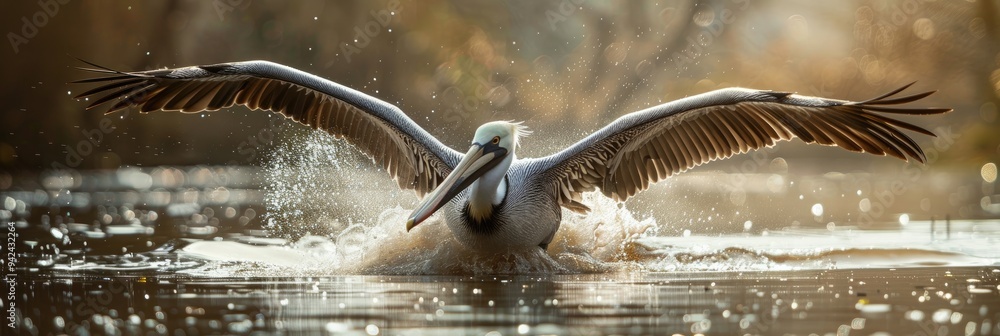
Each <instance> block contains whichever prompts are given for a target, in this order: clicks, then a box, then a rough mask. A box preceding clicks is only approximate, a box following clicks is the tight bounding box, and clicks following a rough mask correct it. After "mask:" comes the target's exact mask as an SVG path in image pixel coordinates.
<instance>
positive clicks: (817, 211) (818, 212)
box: [810, 203, 823, 217]
mask: <svg viewBox="0 0 1000 336" xmlns="http://www.w3.org/2000/svg"><path fill="white" fill-rule="evenodd" d="M810 211H811V212H812V214H813V216H816V217H819V216H822V215H823V205H822V204H819V203H816V204H813V206H812V209H811V210H810Z"/></svg>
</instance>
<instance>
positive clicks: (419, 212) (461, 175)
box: [406, 143, 507, 231]
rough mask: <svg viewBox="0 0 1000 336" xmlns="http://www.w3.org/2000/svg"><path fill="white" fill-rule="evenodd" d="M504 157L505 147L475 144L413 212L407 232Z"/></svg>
mask: <svg viewBox="0 0 1000 336" xmlns="http://www.w3.org/2000/svg"><path fill="white" fill-rule="evenodd" d="M504 156H507V149H505V148H503V147H500V146H498V145H495V144H492V143H487V144H486V145H480V144H479V143H473V144H472V148H470V149H469V152H468V153H466V154H465V158H463V159H462V162H459V163H458V166H456V167H455V170H452V171H451V174H449V175H448V177H447V178H445V179H444V182H441V184H440V185H438V187H437V189H434V191H433V192H431V193H430V195H427V197H425V198H424V200H423V201H422V202H420V204H419V205H417V208H416V209H415V210H413V214H411V215H410V219H409V220H407V221H406V231H410V229H412V228H413V227H414V226H417V224H420V223H421V222H423V221H424V220H426V219H427V218H428V217H430V216H431V215H433V214H434V212H435V211H437V210H438V209H440V208H441V207H442V206H444V205H445V204H447V203H448V201H451V199H452V198H455V196H457V195H458V194H459V193H461V192H462V190H465V188H468V187H469V186H470V185H472V182H475V181H476V179H478V178H479V177H480V176H483V174H485V173H486V172H487V171H489V170H490V169H492V168H493V167H496V165H497V164H499V163H500V161H502V160H503V158H504Z"/></svg>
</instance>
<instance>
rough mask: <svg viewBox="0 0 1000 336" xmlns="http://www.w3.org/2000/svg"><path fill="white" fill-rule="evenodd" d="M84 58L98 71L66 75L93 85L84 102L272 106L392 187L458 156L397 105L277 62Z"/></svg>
mask: <svg viewBox="0 0 1000 336" xmlns="http://www.w3.org/2000/svg"><path fill="white" fill-rule="evenodd" d="M88 64H90V63H89V62H88ZM90 65H92V66H94V67H95V68H93V69H84V68H81V69H82V70H85V71H90V72H96V73H101V74H105V75H104V76H103V77H96V78H88V79H82V80H78V81H75V82H74V83H98V84H100V85H99V86H97V87H95V88H93V89H89V90H87V91H84V92H83V93H81V94H79V95H78V96H77V98H92V99H94V101H93V102H92V103H91V104H90V105H89V106H88V107H87V108H88V109H91V108H94V107H96V106H98V105H102V104H104V103H108V102H111V101H115V100H117V102H116V103H115V104H113V105H112V106H111V108H110V109H109V110H108V113H112V112H115V111H118V110H121V109H124V108H128V107H130V106H138V107H139V110H140V111H142V112H149V111H156V110H165V111H182V112H185V113H198V112H203V111H214V110H218V109H221V108H226V107H230V106H233V105H244V106H246V107H248V108H250V109H252V110H258V109H260V110H269V111H272V112H277V113H280V114H282V115H284V116H285V117H287V118H291V119H293V120H295V121H297V122H299V123H302V124H304V125H307V126H310V127H313V128H322V129H324V130H325V131H327V132H329V133H330V134H332V135H334V136H335V137H337V138H340V139H346V140H347V141H348V142H349V143H351V144H353V145H354V146H356V147H358V148H359V149H360V150H362V151H363V152H365V153H366V154H367V155H368V156H369V157H370V158H371V159H372V161H373V162H375V163H376V164H378V165H380V166H381V167H382V168H383V169H385V170H386V172H388V173H389V174H390V175H391V177H393V178H394V179H396V182H397V183H398V184H399V186H400V187H403V188H410V189H414V190H415V191H416V192H417V194H419V195H424V194H426V193H428V192H430V191H432V190H433V189H434V188H435V187H437V184H438V183H439V182H440V181H443V180H444V177H445V176H447V175H448V173H450V172H451V170H452V169H453V167H454V166H455V165H456V164H457V163H458V161H459V160H460V159H461V153H459V152H457V151H455V150H452V149H451V148H448V147H447V146H445V145H444V144H442V143H441V142H440V141H438V140H437V139H436V138H434V137H433V136H431V135H430V134H429V133H427V131H425V130H424V129H423V128H421V127H420V126H419V125H417V124H416V123H415V122H414V121H413V120H411V119H410V118H409V117H407V116H406V115H405V114H404V113H403V112H402V111H401V110H399V108H397V107H395V106H392V105H390V104H388V103H385V102H383V101H381V100H378V99H376V98H373V97H371V96H368V95H365V94H363V93H360V92H358V91H355V90H352V89H350V88H347V87H344V86H342V85H339V84H337V83H334V82H331V81H329V80H326V79H322V78H320V77H317V76H314V75H311V74H308V73H305V72H302V71H299V70H296V69H293V68H290V67H286V66H283V65H280V64H275V63H271V62H264V61H250V62H236V63H224V64H215V65H204V66H193V67H185V68H176V69H160V70H152V71H140V72H120V71H115V70H111V69H108V68H104V67H101V66H97V65H94V64H90ZM109 92H110V93H109Z"/></svg>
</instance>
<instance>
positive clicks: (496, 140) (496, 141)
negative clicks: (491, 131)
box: [490, 136, 500, 145]
mask: <svg viewBox="0 0 1000 336" xmlns="http://www.w3.org/2000/svg"><path fill="white" fill-rule="evenodd" d="M490 142H492V143H493V144H494V145H496V144H499V143H500V137H498V136H495V137H493V141H490Z"/></svg>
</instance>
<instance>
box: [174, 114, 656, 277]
mask: <svg viewBox="0 0 1000 336" xmlns="http://www.w3.org/2000/svg"><path fill="white" fill-rule="evenodd" d="M283 146H284V148H282V149H280V150H277V151H275V153H276V154H275V155H274V156H273V157H272V158H271V160H270V162H269V163H268V164H267V168H266V169H265V170H264V172H263V174H265V181H266V186H265V190H266V193H265V203H266V204H267V207H268V218H267V223H268V229H269V230H270V231H271V234H272V235H273V236H277V237H282V238H285V239H287V240H289V241H293V242H294V243H292V244H288V245H287V246H284V247H275V246H267V247H257V246H243V247H237V246H233V245H229V246H215V243H214V242H203V243H196V244H192V246H188V247H186V248H185V251H186V253H188V254H189V255H192V256H200V257H207V258H214V259H215V260H236V259H241V260H243V261H247V262H267V263H270V264H273V265H276V266H277V267H278V268H282V269H281V270H280V271H281V272H286V271H290V270H294V271H295V272H296V273H299V274H331V273H332V274H487V273H488V274H510V273H518V274H523V273H579V272H607V271H613V270H621V269H628V268H639V267H640V266H639V265H638V264H635V263H634V262H635V255H636V254H635V253H634V251H632V249H633V248H634V247H635V245H634V244H633V241H634V240H635V239H636V238H638V237H642V236H646V235H655V234H656V232H657V225H656V223H655V221H653V220H652V219H643V220H638V219H636V218H635V217H634V216H633V214H632V213H631V212H630V211H629V210H628V209H626V208H624V207H622V206H620V204H618V203H616V202H614V201H612V200H610V199H608V198H606V197H603V196H600V195H596V194H591V195H586V196H585V201H586V202H587V203H588V204H591V205H592V208H593V209H594V210H593V211H592V212H591V213H590V214H588V215H579V214H575V213H572V212H569V211H565V210H564V213H563V223H562V225H561V227H560V230H559V232H558V233H557V234H556V237H555V238H554V240H553V242H552V243H551V244H550V246H549V249H548V251H541V250H531V251H523V252H517V253H506V254H483V253H479V252H478V251H473V250H469V249H467V248H465V247H464V246H462V245H461V244H460V243H459V242H458V241H456V240H455V239H454V237H453V235H452V234H451V232H450V230H449V229H448V227H447V225H446V224H445V223H444V222H443V221H442V220H441V218H440V217H439V216H433V217H431V218H430V219H429V220H427V221H426V222H425V223H424V224H423V225H421V226H420V227H419V228H418V229H417V230H413V231H412V232H409V233H407V232H405V225H404V223H405V222H406V218H407V216H408V215H409V213H410V212H411V210H410V208H412V207H413V206H414V205H415V204H416V202H417V201H418V199H417V198H416V197H415V196H414V195H413V193H412V192H409V191H399V190H398V188H397V187H396V186H395V183H393V182H392V181H391V180H390V179H388V178H387V177H388V176H387V175H386V173H385V172H384V171H382V170H381V169H376V168H374V167H373V165H372V164H371V160H370V159H367V158H365V157H364V156H363V155H362V154H361V153H359V152H358V151H357V150H355V149H353V148H352V147H351V146H350V145H349V144H347V143H345V142H342V141H337V140H335V139H333V137H331V136H329V135H327V134H325V133H322V132H310V133H308V134H305V135H304V136H301V137H296V138H294V140H291V141H288V142H286V143H285V144H284V145H283ZM393 203H395V204H393ZM387 208H388V209H387ZM208 246H211V247H208ZM206 248H207V249H206ZM220 248H221V249H224V250H226V251H229V252H227V254H228V255H226V256H220V255H218V254H217V253H215V252H213V251H212V250H215V249H220ZM237 255H239V256H240V257H239V258H236V256H237Z"/></svg>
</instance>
